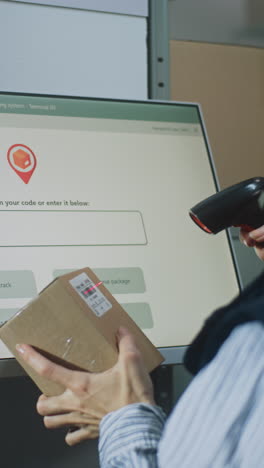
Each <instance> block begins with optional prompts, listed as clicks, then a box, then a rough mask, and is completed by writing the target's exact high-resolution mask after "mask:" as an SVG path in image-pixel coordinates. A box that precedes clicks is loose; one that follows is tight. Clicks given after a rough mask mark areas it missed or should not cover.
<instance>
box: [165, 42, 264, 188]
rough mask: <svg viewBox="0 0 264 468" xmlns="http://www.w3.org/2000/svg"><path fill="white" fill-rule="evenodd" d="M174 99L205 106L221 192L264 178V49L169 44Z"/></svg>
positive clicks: (182, 43)
mask: <svg viewBox="0 0 264 468" xmlns="http://www.w3.org/2000/svg"><path fill="white" fill-rule="evenodd" d="M170 59H171V99H172V100H175V101H192V102H199V103H200V104H201V107H202V111H203V115H204V119H205V123H206V128H207V132H208V136H209V141H210V144H211V148H212V152H213V157H214V161H215V165H216V168H217V173H218V178H219V182H220V186H221V188H224V187H226V186H228V185H231V184H234V183H236V182H239V181H240V180H243V179H246V178H249V177H254V176H264V49H261V48H254V47H244V46H232V45H220V44H212V43H198V42H183V41H171V42H170Z"/></svg>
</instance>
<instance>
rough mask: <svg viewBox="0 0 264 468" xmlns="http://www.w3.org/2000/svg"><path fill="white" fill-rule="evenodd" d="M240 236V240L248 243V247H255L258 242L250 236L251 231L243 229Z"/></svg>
mask: <svg viewBox="0 0 264 468" xmlns="http://www.w3.org/2000/svg"><path fill="white" fill-rule="evenodd" d="M239 238H240V242H241V243H242V244H244V245H246V246H247V247H254V246H255V243H256V242H255V241H254V239H252V238H251V237H250V233H249V231H246V230H244V229H241V230H240V233H239Z"/></svg>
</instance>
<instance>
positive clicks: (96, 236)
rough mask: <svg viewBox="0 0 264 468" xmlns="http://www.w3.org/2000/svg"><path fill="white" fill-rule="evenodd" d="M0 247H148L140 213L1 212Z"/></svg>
mask: <svg viewBox="0 0 264 468" xmlns="http://www.w3.org/2000/svg"><path fill="white" fill-rule="evenodd" d="M0 223H1V229H0V247H30V246H78V245H83V246H85V245H87V246H90V245H94V246H98V245H145V244H147V238H146V233H145V228H144V223H143V218H142V215H141V213H140V212H139V211H117V210H116V211H115V210H113V211H84V210H82V211H70V210H67V211H66V210H65V211H63V210H56V211H55V210H54V211H48V210H17V211H16V210H10V211H6V210H3V211H0Z"/></svg>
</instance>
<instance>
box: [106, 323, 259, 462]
mask: <svg viewBox="0 0 264 468" xmlns="http://www.w3.org/2000/svg"><path fill="white" fill-rule="evenodd" d="M164 420H165V416H164V414H163V413H162V410H161V409H160V408H158V407H155V406H151V405H142V404H134V405H129V406H126V407H124V408H122V409H121V410H118V411H116V412H113V413H110V414H109V415H107V416H106V417H105V418H104V419H103V420H102V423H101V427H100V440H99V453H100V462H101V468H110V467H115V468H123V467H126V468H128V467H129V468H147V467H151V468H155V467H160V468H174V467H175V468H193V467H194V466H195V468H224V467H225V468H249V467H250V468H259V467H260V466H264V462H263V460H264V443H263V434H264V327H263V325H262V324H260V323H258V322H254V323H248V324H244V325H241V326H239V327H237V328H236V329H235V330H234V331H233V332H232V334H231V335H230V337H229V338H228V339H227V340H226V342H225V343H224V344H223V345H222V346H221V348H220V350H219V352H218V354H217V355H216V357H215V358H214V359H213V360H212V361H211V362H210V363H209V364H208V365H207V366H206V367H205V368H204V369H203V370H202V371H200V372H199V374H198V375H197V376H196V377H195V378H194V379H193V381H192V383H191V384H190V385H189V387H188V388H187V390H186V391H185V392H184V394H183V396H182V397H181V398H180V400H179V402H178V404H177V405H176V407H175V408H174V410H173V411H172V413H171V416H170V417H169V419H168V421H167V422H166V424H165V427H164V428H163V426H164Z"/></svg>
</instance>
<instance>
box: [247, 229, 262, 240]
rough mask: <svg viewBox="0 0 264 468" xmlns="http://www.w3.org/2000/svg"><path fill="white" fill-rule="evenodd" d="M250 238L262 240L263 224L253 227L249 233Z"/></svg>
mask: <svg viewBox="0 0 264 468" xmlns="http://www.w3.org/2000/svg"><path fill="white" fill-rule="evenodd" d="M249 237H250V239H253V240H254V241H256V242H264V226H261V227H260V228H258V229H254V231H251V232H250V233H249Z"/></svg>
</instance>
